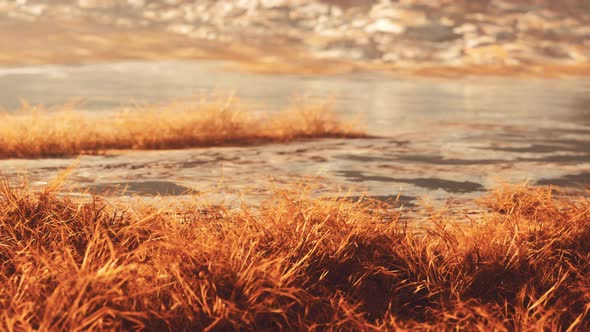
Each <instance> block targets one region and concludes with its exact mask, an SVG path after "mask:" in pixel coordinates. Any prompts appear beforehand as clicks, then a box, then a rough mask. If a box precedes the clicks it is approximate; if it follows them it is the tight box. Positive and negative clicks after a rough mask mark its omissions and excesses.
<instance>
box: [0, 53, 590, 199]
mask: <svg viewBox="0 0 590 332" xmlns="http://www.w3.org/2000/svg"><path fill="white" fill-rule="evenodd" d="M221 66H222V64H220V63H211V62H199V63H190V62H162V63H150V62H130V63H113V64H99V65H83V66H39V67H26V68H5V69H0V106H1V107H3V108H5V109H8V110H11V109H15V108H17V107H18V105H19V97H22V98H25V99H26V100H28V101H29V102H31V103H41V104H45V105H47V106H52V105H60V104H63V103H65V102H68V101H72V100H78V101H81V102H82V103H81V104H80V106H79V107H80V108H82V109H85V110H90V111H97V112H99V111H103V110H112V109H114V108H117V107H120V106H121V105H124V104H126V103H128V102H130V101H131V100H134V101H136V102H146V103H152V102H165V101H167V100H171V99H178V98H185V97H191V96H198V95H203V94H204V95H209V94H210V93H211V91H217V92H218V93H220V94H222V95H223V94H224V93H227V92H230V91H232V92H235V93H236V95H237V96H239V97H240V98H243V99H245V100H247V101H249V102H251V103H252V105H253V106H254V107H255V108H257V109H266V110H276V109H278V108H280V107H281V106H284V105H285V104H286V103H287V102H288V100H289V99H290V98H292V97H293V96H297V95H305V96H308V97H309V98H311V99H325V98H330V97H333V98H334V101H335V107H336V110H337V111H338V112H340V113H343V114H344V115H347V116H348V115H349V116H352V115H356V114H359V113H361V114H362V119H363V121H364V122H365V123H366V125H367V129H368V131H369V133H371V134H376V135H380V136H383V138H379V139H358V140H319V141H305V142H297V143H292V144H271V145H263V146H253V147H223V148H207V149H190V150H181V151H145V152H132V153H125V154H121V155H117V156H86V157H83V158H82V159H81V161H80V165H79V167H78V168H77V169H76V170H75V171H74V173H73V174H72V177H71V179H72V181H73V182H75V183H76V184H77V185H79V186H80V187H82V188H89V189H91V191H95V192H96V191H99V192H100V191H104V190H107V191H108V190H109V189H112V190H111V191H115V192H116V191H117V190H118V189H117V188H119V189H120V188H127V191H126V193H128V194H146V195H153V194H157V193H160V194H163V195H165V194H168V195H178V194H180V193H182V192H183V190H184V189H187V190H188V189H190V190H192V191H193V192H199V191H208V190H211V188H216V189H222V191H225V192H233V193H237V192H243V191H246V192H255V193H257V194H259V195H262V196H264V195H265V194H267V193H268V182H271V183H274V184H275V185H280V184H281V183H283V182H288V181H289V180H292V179H298V178H301V177H302V176H303V177H308V179H309V180H308V181H314V182H321V183H323V184H325V185H326V187H325V188H324V189H320V191H322V190H323V191H325V192H335V191H336V190H337V189H336V188H337V185H342V188H344V189H345V190H347V189H350V188H352V193H353V194H358V193H361V192H367V193H368V194H369V195H374V196H376V197H383V198H387V197H395V196H397V195H398V194H399V193H401V194H403V195H404V196H403V197H404V200H405V201H406V202H408V203H407V204H410V202H411V201H412V200H414V199H417V198H418V197H423V196H428V197H430V198H431V199H433V200H435V201H446V200H449V199H461V198H469V197H472V196H477V195H480V194H481V192H482V191H484V190H485V189H487V188H490V187H492V186H494V185H495V184H496V183H498V182H501V181H509V182H519V181H524V180H529V182H532V183H536V182H538V183H543V184H547V183H554V184H559V185H565V186H574V187H581V186H583V185H588V184H590V176H589V174H590V79H576V78H567V79H518V78H465V79H456V80H435V79H417V78H414V79H410V78H399V77H392V76H386V75H384V74H369V73H363V74H348V75H336V76H330V77H325V76H323V77H321V76H317V77H314V76H292V75H291V76H289V75H286V76H273V75H260V74H246V73H238V72H231V71H224V70H222V69H221ZM70 163H71V160H67V159H48V160H4V161H0V168H1V169H2V172H3V173H4V174H6V175H8V176H11V177H13V176H15V175H16V174H18V173H19V172H24V171H26V172H27V173H28V174H29V178H30V179H31V180H33V181H48V179H50V178H51V177H52V176H54V175H55V174H56V173H57V172H58V171H59V170H60V169H63V168H65V167H67V166H68V165H69V164H70ZM318 178H321V180H320V181H317V179H318ZM120 191H122V189H121V190H120ZM120 191H119V192H120Z"/></svg>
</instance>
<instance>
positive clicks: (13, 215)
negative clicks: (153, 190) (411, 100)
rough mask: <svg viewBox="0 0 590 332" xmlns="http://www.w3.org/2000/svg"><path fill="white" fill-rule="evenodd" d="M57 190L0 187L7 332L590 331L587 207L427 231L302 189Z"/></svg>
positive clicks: (0, 323)
mask: <svg viewBox="0 0 590 332" xmlns="http://www.w3.org/2000/svg"><path fill="white" fill-rule="evenodd" d="M52 188H53V189H48V190H45V191H42V192H40V193H32V192H29V191H28V190H27V189H14V188H11V187H10V186H9V185H8V184H7V183H4V184H3V185H2V187H1V188H0V262H1V264H2V268H1V269H0V286H1V287H0V329H2V330H30V329H39V330H103V329H117V330H128V329H140V328H141V329H148V330H157V331H161V330H219V331H225V330H261V331H264V330H277V329H285V330H308V329H309V330H326V329H335V330H340V329H342V330H380V329H395V328H399V329H418V328H421V329H435V330H447V329H454V328H459V329H461V328H465V329H470V330H471V329H473V330H476V329H477V330H485V331H487V330H497V331H512V330H541V329H551V330H566V329H570V330H579V331H582V330H587V329H588V328H590V313H589V310H590V279H589V278H588V275H589V273H590V255H589V252H590V241H589V239H590V201H589V200H588V199H587V198H584V197H582V198H572V197H564V196H556V195H554V194H553V191H552V190H551V189H549V188H539V189H537V188H525V187H511V188H504V189H500V190H498V191H496V192H495V193H493V194H492V195H490V196H489V197H487V198H486V199H484V200H482V202H483V203H484V204H486V205H488V206H490V207H491V208H492V210H491V211H490V212H489V213H485V214H482V215H480V216H478V217H477V218H476V219H477V220H474V224H473V225H471V226H469V225H465V226H462V227H460V228H455V227H452V224H453V223H452V218H450V217H446V218H443V219H441V218H440V216H433V217H432V221H433V222H434V223H435V225H436V226H435V227H432V228H431V229H429V230H428V231H427V232H417V231H412V228H411V227H409V228H406V227H404V226H402V225H400V223H398V222H397V220H398V215H397V212H392V211H395V210H392V209H387V207H386V206H383V205H382V204H383V203H379V202H371V201H366V200H364V201H363V202H350V201H349V200H346V199H339V198H333V199H312V198H307V197H306V196H305V195H302V194H301V192H300V191H298V190H293V191H286V192H279V193H277V194H276V195H275V196H273V197H272V198H270V199H269V200H268V201H266V202H264V203H263V204H262V205H261V206H260V207H256V208H254V207H248V206H246V205H245V206H243V207H242V208H241V209H240V210H230V209H227V208H225V207H223V206H211V205H202V206H201V207H200V208H198V209H197V208H186V209H183V208H175V209H168V210H162V209H157V208H156V207H154V206H149V205H143V206H142V205H128V206H119V207H117V206H114V205H111V204H109V203H107V202H106V201H104V200H103V199H102V198H100V197H94V198H93V199H92V200H90V201H86V202H80V201H73V200H71V199H69V198H67V197H63V196H59V195H58V194H57V192H56V191H54V190H55V188H56V187H52ZM197 203H198V202H197Z"/></svg>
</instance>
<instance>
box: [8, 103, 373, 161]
mask: <svg viewBox="0 0 590 332" xmlns="http://www.w3.org/2000/svg"><path fill="white" fill-rule="evenodd" d="M356 127H358V126H357V125H356V124H354V123H353V122H347V121H343V120H342V119H340V118H339V117H338V116H336V114H335V113H334V112H333V110H332V109H331V108H330V107H329V105H327V104H326V103H311V102H310V103H306V102H298V103H293V104H292V105H290V106H288V107H286V108H285V109H284V110H282V111H276V112H255V111H252V110H248V109H246V107H245V106H243V105H242V104H240V103H239V102H236V101H234V100H232V99H228V100H221V101H194V102H187V101H178V102H171V103H168V104H166V105H158V106H145V105H143V106H130V107H127V108H125V109H123V110H121V111H118V112H112V113H104V112H81V111H76V110H74V107H72V106H64V107H61V108H56V109H55V108H54V109H51V110H49V109H46V108H43V107H41V106H32V105H29V104H27V103H23V107H22V109H20V110H18V111H16V112H4V113H2V114H0V132H1V133H2V134H1V135H0V158H23V157H56V156H57V157H59V156H66V155H77V154H96V153H102V152H104V151H107V150H128V149H137V150H141V149H180V148H190V147H203V146H219V145H245V144H259V143H269V142H285V141H292V140H296V139H305V138H327V137H343V138H344V137H348V138H351V137H364V136H366V135H365V134H364V133H363V132H362V131H360V130H357V129H356Z"/></svg>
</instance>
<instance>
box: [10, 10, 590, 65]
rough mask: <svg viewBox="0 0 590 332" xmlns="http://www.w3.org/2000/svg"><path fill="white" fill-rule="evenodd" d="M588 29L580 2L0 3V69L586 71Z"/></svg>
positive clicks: (589, 47) (589, 45)
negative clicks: (181, 65) (140, 63)
mask: <svg viewBox="0 0 590 332" xmlns="http://www.w3.org/2000/svg"><path fill="white" fill-rule="evenodd" d="M589 22H590V1H587V0H563V1H552V0H523V1H508V0H489V1H483V0H457V1H455V0H420V1H418V0H398V1H393V0H381V1H371V0H226V1H212V0H198V1H194V0H192V1H191V0H0V48H1V49H2V50H3V51H2V54H0V64H10V65H15V64H37V63H81V62H92V61H106V60H125V59H160V60H162V59H166V60H173V59H203V58H208V59H211V58H213V59H225V60H233V61H236V62H238V63H241V64H242V65H244V67H245V68H248V69H251V70H259V71H275V72H296V73H297V72H300V73H305V72H342V71H351V70H358V69H359V67H361V68H362V67H370V68H374V66H377V68H379V69H383V68H385V69H387V68H397V69H403V68H420V69H424V68H429V69H431V70H426V72H430V73H433V74H434V75H437V74H445V73H446V72H445V71H441V70H442V69H441V67H442V68H446V67H451V68H454V69H457V68H461V67H462V68H467V67H471V68H472V69H473V68H477V67H482V66H483V67H487V68H488V70H487V71H493V72H494V73H504V72H502V68H504V67H510V70H511V71H517V72H520V71H525V72H527V71H530V66H532V65H538V64H544V65H558V66H560V68H561V66H568V67H569V66H579V65H586V64H587V63H588V60H589V58H590V24H589ZM527 66H528V67H529V69H527ZM583 69H584V70H587V68H583ZM583 69H582V68H578V69H577V72H578V73H579V72H581V71H582V70H583ZM473 70H475V69H473ZM481 70H482V69H481V68H480V71H481ZM547 71H548V72H550V71H553V72H555V71H557V69H555V68H553V69H547ZM564 71H565V70H564ZM570 71H571V70H570ZM538 74H540V73H538ZM556 74H559V71H557V73H556Z"/></svg>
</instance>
